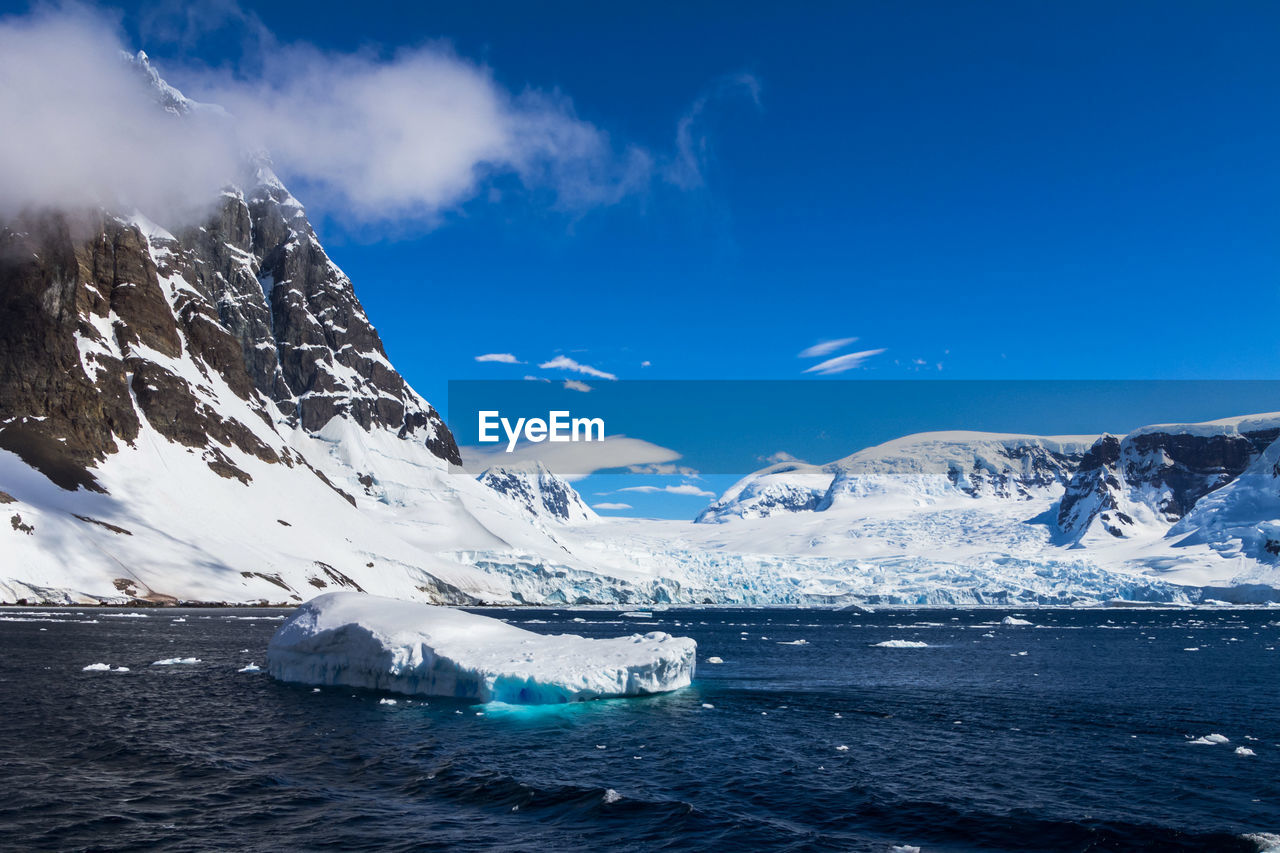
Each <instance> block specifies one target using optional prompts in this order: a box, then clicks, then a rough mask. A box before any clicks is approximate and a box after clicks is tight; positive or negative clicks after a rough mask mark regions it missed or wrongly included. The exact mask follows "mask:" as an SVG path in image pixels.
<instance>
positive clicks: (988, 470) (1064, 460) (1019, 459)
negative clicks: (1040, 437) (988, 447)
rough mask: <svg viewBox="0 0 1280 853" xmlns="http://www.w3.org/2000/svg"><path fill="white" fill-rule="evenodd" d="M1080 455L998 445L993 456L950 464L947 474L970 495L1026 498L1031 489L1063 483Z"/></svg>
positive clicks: (1030, 447) (1077, 464)
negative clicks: (961, 465) (966, 466)
mask: <svg viewBox="0 0 1280 853" xmlns="http://www.w3.org/2000/svg"><path fill="white" fill-rule="evenodd" d="M1082 458H1083V455H1082V454H1079V453H1061V452H1058V451H1056V450H1049V449H1047V448H1045V447H1039V446H1035V445H1028V444H1015V445H1011V446H1008V447H1006V448H1004V449H1002V450H1001V451H1000V452H999V457H998V459H996V460H987V459H976V458H975V459H974V462H973V465H972V467H971V468H970V469H969V470H968V471H964V470H963V469H961V468H959V467H955V466H953V467H952V468H950V469H949V470H948V471H947V477H948V479H950V480H951V483H952V484H953V485H955V486H956V487H957V488H959V489H960V491H962V492H964V493H966V494H968V495H970V496H971V497H978V496H979V495H984V494H987V495H995V496H997V497H1002V498H1014V499H1017V500H1029V499H1030V498H1031V497H1032V492H1033V491H1035V490H1039V489H1044V488H1047V487H1049V486H1053V485H1065V484H1066V483H1067V481H1068V480H1070V479H1071V475H1072V473H1073V472H1074V471H1075V470H1076V468H1077V467H1079V465H1080V460H1081V459H1082Z"/></svg>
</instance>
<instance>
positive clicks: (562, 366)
mask: <svg viewBox="0 0 1280 853" xmlns="http://www.w3.org/2000/svg"><path fill="white" fill-rule="evenodd" d="M538 367H541V368H542V369H543V370H573V371H576V372H577V373H582V374H585V375H586V376H594V377H596V378H597V379H617V378H618V377H617V376H614V375H613V374H612V373H606V372H604V371H603V370H599V369H597V368H595V367H592V366H591V365H589V364H580V363H578V362H576V361H574V360H573V359H571V358H569V357H568V356H567V355H558V356H556V357H555V358H553V359H551V360H550V361H547V362H543V363H542V364H539V365H538Z"/></svg>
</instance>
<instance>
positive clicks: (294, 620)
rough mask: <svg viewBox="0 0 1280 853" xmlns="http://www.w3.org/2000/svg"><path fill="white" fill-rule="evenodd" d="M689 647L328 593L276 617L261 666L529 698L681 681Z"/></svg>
mask: <svg viewBox="0 0 1280 853" xmlns="http://www.w3.org/2000/svg"><path fill="white" fill-rule="evenodd" d="M696 655H697V643H695V642H694V641H693V640H692V639H689V638H687V637H673V636H671V635H670V634H665V633H662V632H660V631H654V632H651V633H648V634H644V635H640V634H634V635H632V636H629V637H618V638H613V639H587V638H585V637H579V636H576V635H572V634H559V635H554V636H551V635H545V634H535V633H533V632H531V631H526V630H524V629H522V628H517V627H516V626H514V625H509V624H507V623H505V622H502V621H500V620H498V619H492V618H490V617H488V616H478V615H476V614H473V613H466V612H464V611H461V610H453V609H451V608H448V607H437V606H434V605H430V604H419V603H416V602H410V601H400V600H397V599H392V598H382V597H380V596H373V595H365V594H363V593H356V592H334V593H328V594H326V595H321V596H318V597H316V598H314V599H312V600H311V601H309V602H307V603H306V604H303V605H301V606H300V607H299V608H298V609H297V610H295V611H294V612H293V614H292V615H291V616H290V617H289V619H287V620H286V621H285V623H284V624H283V625H281V626H280V630H278V631H277V632H276V634H275V636H274V637H272V638H271V643H270V645H269V646H268V648H267V671H268V672H269V673H270V674H271V675H272V676H274V677H275V678H278V679H280V680H282V681H291V682H298V683H302V684H322V685H344V686H348V687H365V688H370V689H375V690H388V691H392V692H396V693H405V694H409V695H418V696H452V697H456V698H462V699H474V700H477V701H481V702H488V701H500V702H506V703H509V704H514V705H536V704H554V703H561V702H578V701H584V700H588V699H600V698H607V697H617V696H639V695H645V694H650V693H662V692H666V691H669V690H676V689H678V688H681V687H686V686H688V685H689V683H690V682H691V681H692V680H693V674H694V667H695V657H696Z"/></svg>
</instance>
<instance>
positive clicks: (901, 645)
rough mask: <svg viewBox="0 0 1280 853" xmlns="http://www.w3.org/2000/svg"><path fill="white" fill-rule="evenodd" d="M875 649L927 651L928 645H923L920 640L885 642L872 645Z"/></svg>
mask: <svg viewBox="0 0 1280 853" xmlns="http://www.w3.org/2000/svg"><path fill="white" fill-rule="evenodd" d="M871 648H873V649H927V648H929V644H928V643H922V642H920V641H919V640H885V641H884V642H881V643H872V644H871Z"/></svg>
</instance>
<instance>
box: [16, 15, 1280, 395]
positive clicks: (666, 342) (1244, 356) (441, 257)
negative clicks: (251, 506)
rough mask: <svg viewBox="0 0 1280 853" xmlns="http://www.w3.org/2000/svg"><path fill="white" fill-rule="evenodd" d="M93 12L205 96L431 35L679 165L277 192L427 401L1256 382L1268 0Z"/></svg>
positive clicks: (383, 52)
mask: <svg viewBox="0 0 1280 853" xmlns="http://www.w3.org/2000/svg"><path fill="white" fill-rule="evenodd" d="M24 8H25V6H24V5H21V4H19V5H16V6H13V7H10V11H18V12H20V11H21V10H22V9H24ZM111 8H116V9H119V11H120V15H121V25H122V28H123V31H124V35H125V39H126V41H128V42H132V43H133V45H134V46H137V47H142V48H145V49H146V50H147V51H148V52H149V53H150V54H151V56H152V59H153V60H154V62H155V63H156V65H157V67H158V68H159V69H160V70H161V72H162V73H164V74H166V76H168V77H170V78H171V81H172V82H175V83H177V84H179V85H182V86H184V87H185V88H187V90H188V92H187V93H188V94H189V95H191V96H193V97H197V98H200V97H202V96H205V95H206V93H205V92H202V91H200V90H199V89H198V88H197V89H194V90H193V89H192V85H198V83H199V81H200V80H201V79H203V78H202V77H201V76H200V74H198V73H195V71H193V69H195V70H198V69H206V70H207V69H208V68H209V67H213V68H220V69H232V70H233V71H234V72H235V73H237V74H239V75H241V76H245V75H250V76H251V75H252V74H254V73H255V68H256V66H257V65H259V64H261V63H260V59H261V58H260V57H258V56H255V53H254V50H255V49H257V48H258V47H260V42H256V41H254V40H252V39H248V40H247V39H246V33H247V32H250V31H251V30H254V28H259V29H261V30H262V31H266V32H269V33H270V34H271V37H272V38H273V39H275V40H278V42H279V43H283V44H288V45H306V46H310V47H313V48H314V49H315V50H317V51H320V52H322V53H324V54H326V55H342V54H348V53H351V52H359V51H363V54H364V55H365V56H368V57H372V60H371V61H373V62H375V63H376V62H378V61H389V59H390V58H391V57H393V56H394V55H395V53H396V51H397V50H399V49H403V48H411V47H416V46H421V45H423V44H435V45H437V46H439V45H445V46H447V49H449V50H451V51H453V52H454V53H456V54H457V55H458V56H459V57H461V58H462V59H464V60H466V61H468V62H471V63H477V64H480V65H482V66H484V67H485V68H487V69H488V70H489V72H490V73H491V74H492V77H493V80H494V81H495V83H496V85H497V86H499V87H500V88H501V89H503V90H505V91H507V92H510V93H515V94H517V95H518V94H519V93H521V92H524V91H526V90H534V91H536V92H541V93H554V95H555V97H558V98H561V99H567V101H568V102H571V104H572V111H573V114H574V115H575V116H577V117H578V118H580V119H581V120H582V121H584V122H587V123H589V124H590V125H591V126H592V127H594V128H596V129H598V131H599V132H600V133H601V134H604V135H607V139H608V143H609V145H610V146H611V147H612V149H613V150H614V151H615V152H616V154H617V159H618V160H619V161H621V160H622V159H623V158H624V155H625V152H627V151H640V152H643V153H644V154H645V155H646V156H648V157H650V158H651V159H652V160H653V161H654V162H656V163H660V164H671V163H677V164H678V163H679V162H680V156H681V152H682V151H686V152H688V151H692V152H694V154H695V157H694V159H693V161H692V162H693V165H694V166H695V167H696V168H695V173H694V175H693V177H692V178H691V177H690V176H689V175H687V174H686V175H684V176H683V177H681V176H680V175H676V176H675V177H672V176H671V175H668V174H665V173H664V174H663V175H660V176H659V177H658V178H657V179H654V180H650V181H647V182H645V183H644V185H643V186H642V187H640V188H639V189H635V190H632V191H627V192H623V193H620V194H619V195H618V197H616V198H610V199H609V200H607V201H600V202H598V203H594V204H591V203H588V204H579V205H574V206H570V207H569V208H566V207H565V206H564V205H561V204H557V203H555V200H554V199H552V198H550V197H549V196H548V194H547V193H546V192H542V191H539V190H538V189H536V188H535V189H534V190H522V189H520V188H519V187H518V186H516V182H514V181H513V180H512V179H511V178H510V176H509V175H507V176H504V175H502V174H501V173H499V174H497V175H496V176H495V177H493V178H492V179H483V180H480V181H479V182H478V184H477V187H476V190H475V191H474V192H472V193H469V194H466V195H465V197H462V198H459V199H457V200H455V201H454V202H453V203H450V204H447V205H444V206H442V207H441V208H440V209H439V210H436V211H434V212H433V215H432V216H430V217H425V218H414V217H406V218H403V219H398V220H395V219H392V220H383V221H369V220H368V218H367V217H366V218H365V219H363V220H353V219H352V218H351V217H350V216H348V215H346V214H347V211H345V210H344V209H343V208H342V206H341V205H334V204H328V205H326V203H325V200H324V196H323V195H320V194H316V195H315V196H314V197H309V196H308V193H307V187H306V184H305V182H303V183H302V185H301V186H299V184H298V183H296V182H291V186H293V187H294V188H295V192H296V193H297V194H298V195H299V196H300V197H301V198H302V201H303V202H304V203H306V204H307V205H308V207H309V211H310V213H311V214H312V218H313V220H314V221H315V222H316V224H317V227H318V229H319V230H320V232H321V236H322V239H323V240H324V242H325V245H326V247H327V248H328V249H329V251H330V253H331V255H332V256H333V257H334V259H335V260H336V261H337V262H338V263H339V265H340V266H342V267H343V268H344V269H345V270H346V271H347V272H348V273H349V274H350V275H351V277H352V278H353V280H354V281H355V284H356V290H357V293H358V294H359V296H360V298H361V299H362V301H363V302H364V304H365V306H366V308H367V309H368V311H369V314H370V315H371V317H372V319H373V321H374V323H375V325H376V326H377V327H378V328H379V330H380V332H381V334H382V337H383V340H384V343H385V345H386V348H387V350H388V352H389V354H390V356H391V358H392V360H393V362H394V363H395V364H396V365H397V366H398V367H399V369H400V370H401V372H402V373H404V374H405V376H406V377H407V378H408V379H409V380H410V381H411V383H412V384H413V385H414V386H415V387H416V388H417V389H418V390H419V391H420V392H421V393H423V394H424V395H425V396H426V397H427V398H428V399H430V400H432V401H433V402H436V403H437V404H438V405H441V406H443V405H444V400H445V397H446V388H447V382H448V381H449V380H451V379H473V378H474V379H481V378H483V379H488V378H493V379H509V378H511V379H519V378H521V377H522V376H524V375H526V374H529V373H535V374H540V375H552V376H557V377H561V378H564V377H569V376H578V377H579V378H583V377H582V376H581V375H580V374H577V373H574V372H572V371H564V370H554V369H541V368H539V367H538V365H540V364H542V363H546V362H548V361H549V360H551V359H552V358H553V357H555V356H557V355H565V356H568V357H570V358H572V359H573V360H575V361H577V362H579V363H581V364H586V365H590V366H592V367H594V368H597V369H599V370H601V371H604V372H607V373H610V374H612V375H616V376H618V377H620V378H622V379H634V378H644V379H692V378H699V379H799V378H812V379H815V380H818V381H822V380H823V379H825V378H836V379H851V378H852V379H890V378H892V379H902V378H912V377H924V376H927V377H929V378H967V379H972V378H983V379H996V378H999V379H1005V378H1009V379H1056V378H1165V379H1168V378H1197V379H1204V378H1232V379H1243V378H1249V379H1258V378H1275V377H1276V373H1277V371H1276V365H1277V364H1278V363H1280V360H1278V356H1280V335H1277V332H1276V328H1275V325H1276V320H1275V318H1276V317H1277V316H1280V311H1278V310H1277V309H1280V286H1278V285H1280V281H1278V279H1280V239H1278V238H1280V228H1278V227H1277V226H1280V204H1278V200H1280V192H1277V191H1278V190H1280V170H1278V169H1277V167H1276V162H1277V158H1276V152H1277V150H1280V110H1277V95H1278V94H1280V51H1276V49H1275V45H1276V44H1277V37H1278V36H1280V6H1277V5H1275V4H1271V3H1262V2H1254V3H1251V2H1235V3H1227V4H1209V3H1198V2H1196V3H1193V2H1159V3H1157V2H1132V3H1125V4H1114V3H1101V2H1097V3H1090V2H1073V3H1058V4H1047V3H1025V2H991V3H982V4H958V3H951V2H932V3H930V2H914V3H901V2H853V3H802V4H780V3H768V4H765V3H732V4H730V3H710V2H707V3H694V4H688V3H650V4H642V5H639V6H634V5H628V6H623V5H621V4H597V3H585V2H583V3H547V4H528V3H516V2H473V3H430V2H429V3H419V4H414V5H412V6H409V5H408V4H390V3H378V2H365V3H361V4H357V5H352V4H348V3H336V2H319V3H316V2H308V3H301V2H277V3H272V4H270V5H264V6H262V7H258V8H250V7H248V6H246V7H242V8H241V7H234V6H232V5H230V4H228V3H225V2H217V3H206V4H197V5H196V6H192V7H184V6H179V5H176V4H175V5H168V6H156V5H154V4H144V5H139V4H132V3H125V4H122V5H117V6H113V7H111ZM183 8H191V9H194V10H195V11H194V12H192V13H190V14H185V13H180V12H178V11H177V10H179V9H183ZM246 21H249V22H251V23H252V26H251V27H246ZM413 106H414V105H413V104H412V103H406V104H405V105H404V108H405V109H406V110H410V109H413ZM682 123H683V124H682ZM682 126H683V127H685V128H686V130H687V131H688V133H687V134H686V139H687V140H689V141H690V143H691V144H690V145H688V146H685V148H682V147H681V144H680V141H679V140H680V137H679V134H680V129H681V127H682ZM659 171H660V172H661V171H662V170H659ZM848 338H855V339H856V340H854V341H851V342H850V343H849V344H848V345H847V346H844V347H842V348H837V349H835V350H833V351H832V352H831V353H829V354H828V355H829V356H838V355H840V354H841V353H849V352H865V351H877V350H883V352H879V353H877V354H875V355H872V356H869V357H867V358H865V359H862V360H860V361H858V366H857V367H854V368H852V369H850V370H847V371H845V372H841V373H835V374H830V375H829V376H827V377H824V376H822V375H819V374H815V373H808V374H806V373H805V372H804V371H805V370H806V369H807V368H810V367H812V366H814V365H815V364H817V363H819V362H820V361H822V360H823V359H821V358H799V357H798V353H800V352H801V351H803V350H805V349H806V348H809V347H811V346H812V345H814V344H815V343H818V342H820V341H829V340H843V339H848ZM486 353H510V354H513V355H514V356H516V358H517V359H518V360H519V361H522V362H524V363H523V364H502V363H496V362H477V361H476V360H475V357H476V356H478V355H481V354H486ZM645 363H647V364H648V366H644V367H642V365H643V364H645ZM1276 408H1280V406H1277V407H1276ZM1222 414H1224V415H1225V414H1230V413H1227V412H1223V413H1222Z"/></svg>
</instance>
